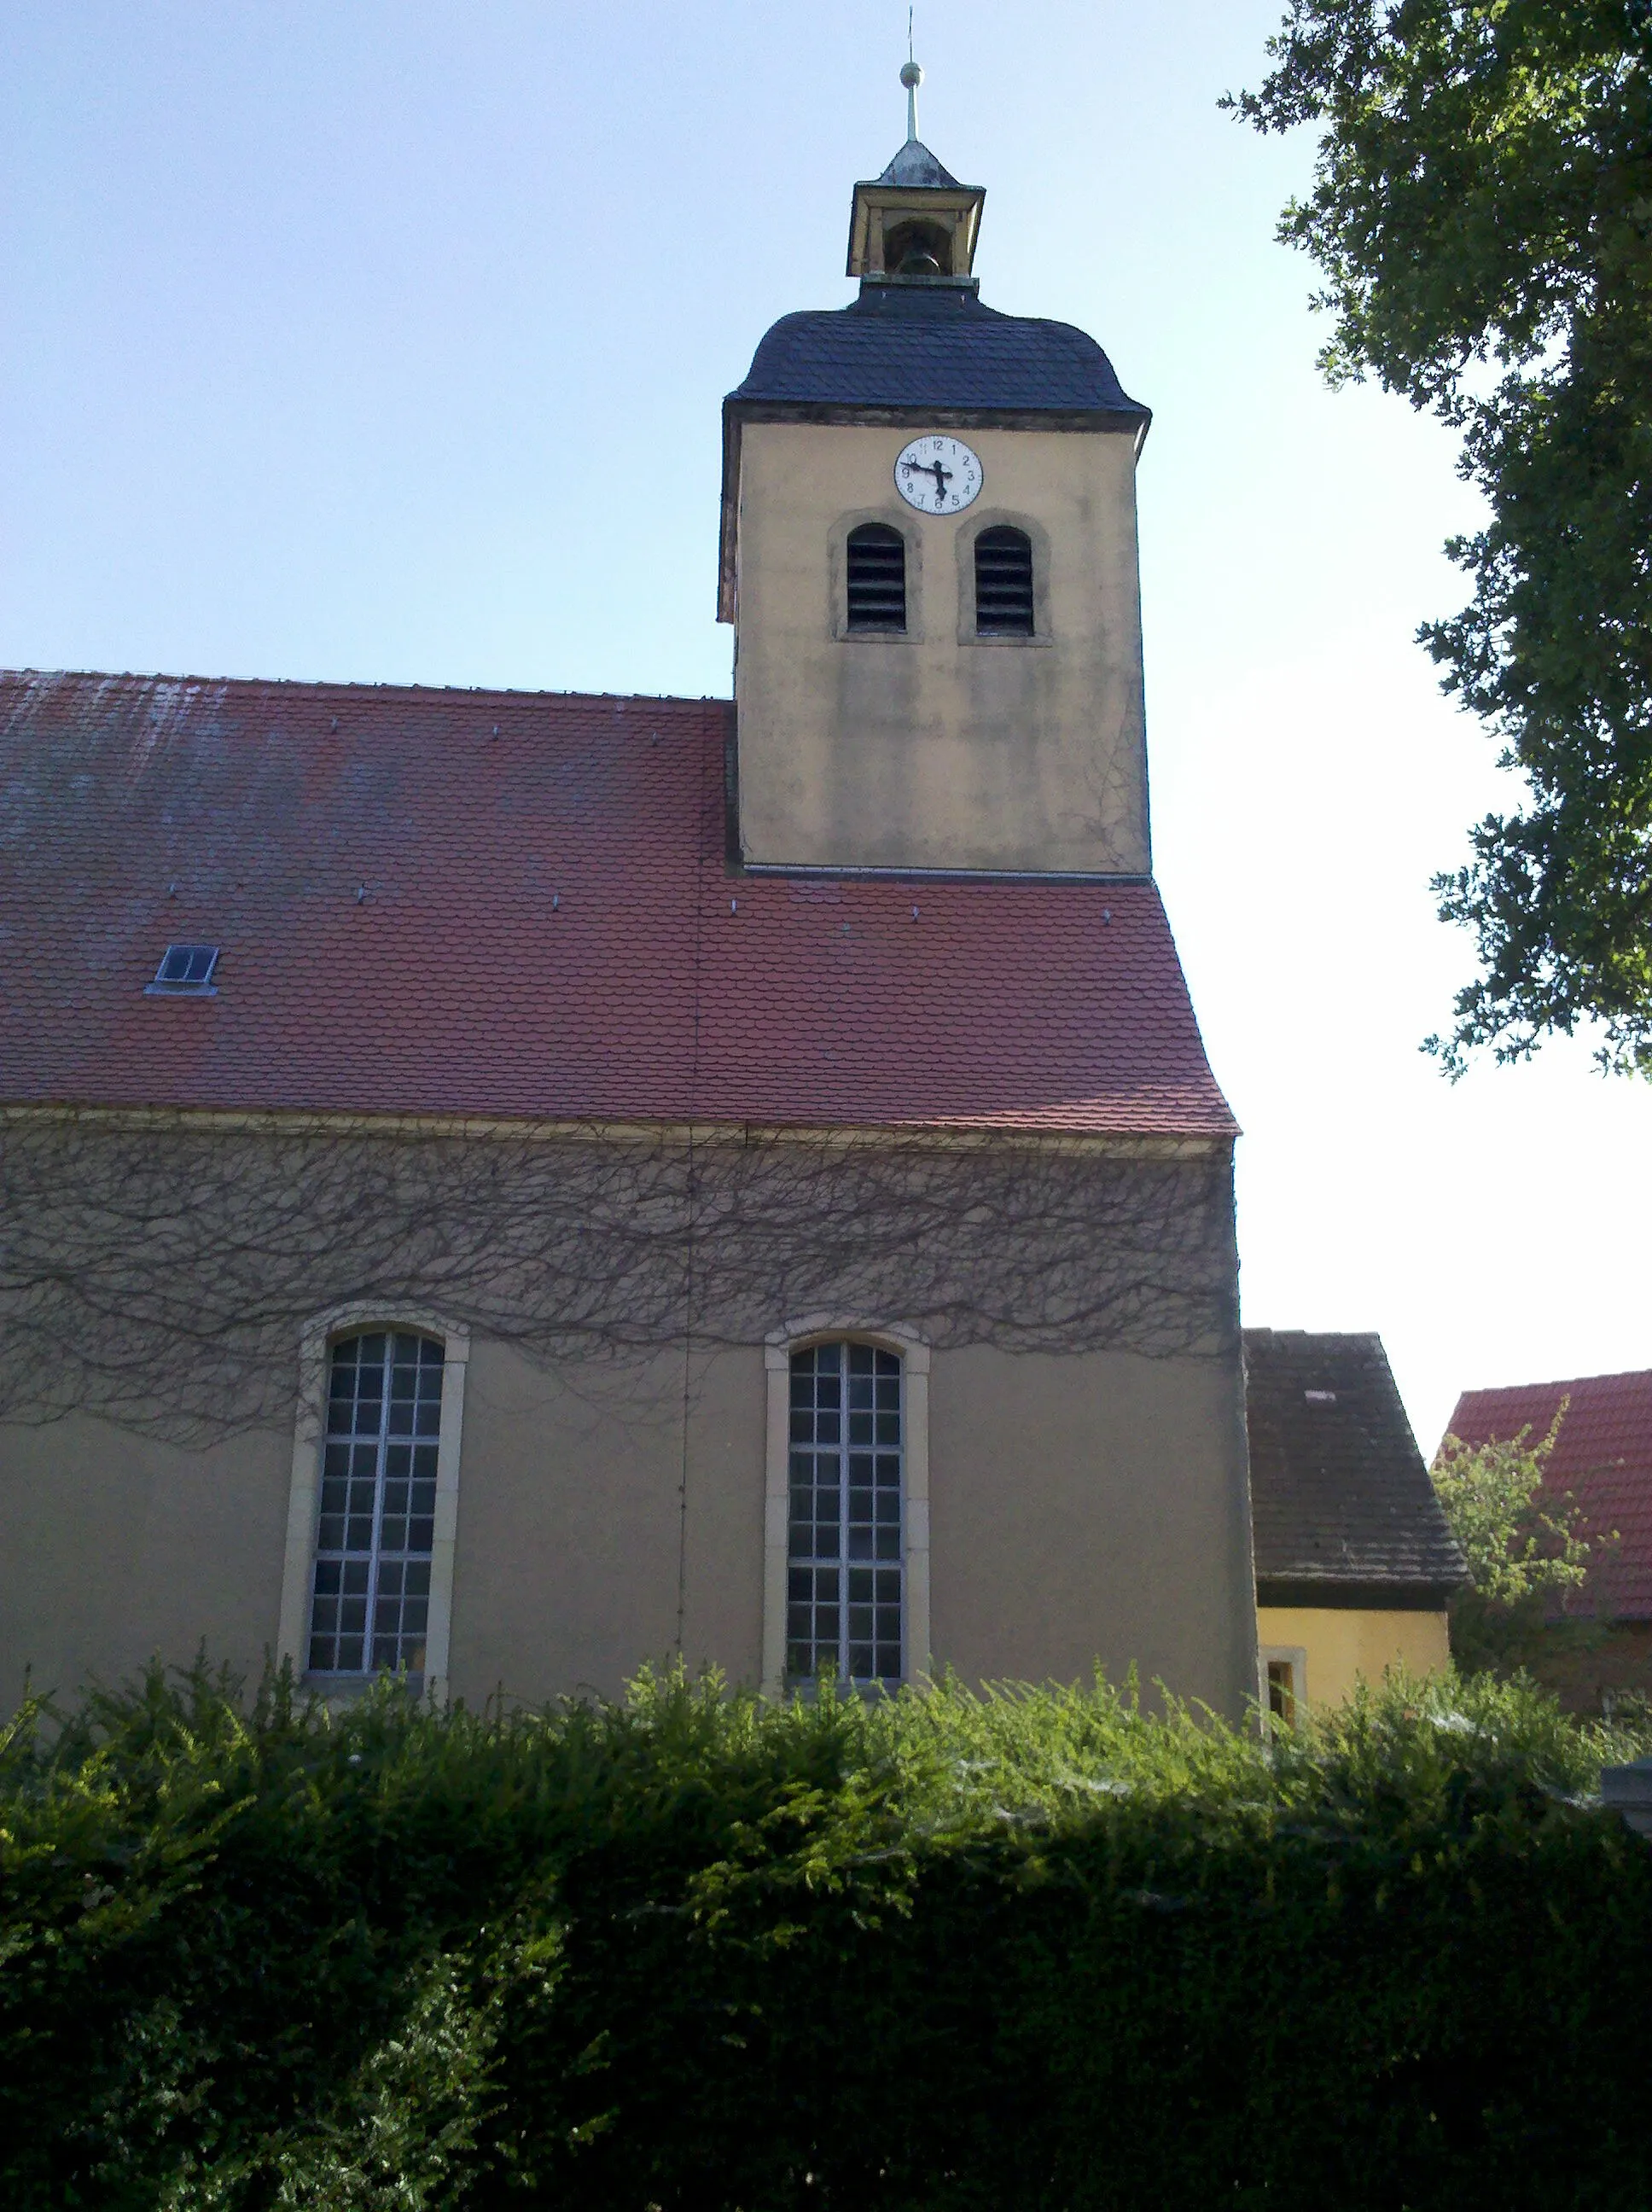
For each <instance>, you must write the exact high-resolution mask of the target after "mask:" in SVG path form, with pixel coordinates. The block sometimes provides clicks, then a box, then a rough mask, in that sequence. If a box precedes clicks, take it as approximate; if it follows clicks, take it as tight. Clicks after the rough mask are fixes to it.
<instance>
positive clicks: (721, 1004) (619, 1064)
mask: <svg viewBox="0 0 1652 2212" xmlns="http://www.w3.org/2000/svg"><path fill="white" fill-rule="evenodd" d="M732 723H733V708H732V706H731V705H730V704H729V703H728V702H726V701H725V700H720V699H606V698H595V699H593V698H580V697H578V696H567V695H558V694H555V693H535V692H501V691H491V692H490V691H444V690H410V689H397V688H392V687H391V686H389V685H386V686H384V687H382V688H380V687H377V686H371V685H365V684H247V683H206V682H201V681H197V680H194V679H179V678H163V677H136V676H41V675H28V674H23V675H16V676H4V677H0V1103H4V1102H10V1103H70V1104H80V1105H101V1106H165V1107H179V1108H205V1109H232V1110H234V1109H252V1110H255V1111H265V1110H267V1111H272V1112H273V1111H300V1112H319V1113H351V1114H431V1115H449V1114H453V1115H486V1116H495V1115H499V1116H506V1115H509V1116H516V1115H521V1116H525V1117H528V1118H531V1119H544V1120H556V1121H584V1120H587V1119H592V1118H595V1119H608V1118H613V1119H622V1120H627V1121H723V1122H740V1121H755V1122H759V1123H764V1124H768V1123H789V1124H794V1125H795V1124H801V1125H804V1126H805V1127H823V1126H834V1125H847V1126H859V1127H914V1126H915V1127H967V1128H979V1129H1017V1130H1048V1131H1053V1132H1060V1133H1072V1134H1085V1133H1096V1134H1109V1133H1120V1134H1136V1133H1146V1134H1158V1135H1163V1136H1187V1137H1202V1138H1206V1139H1217V1140H1219V1141H1222V1142H1224V1143H1225V1142H1226V1141H1227V1139H1229V1138H1230V1136H1231V1134H1232V1133H1233V1121H1232V1117H1231V1116H1230V1114H1229V1112H1228V1109H1227V1106H1226V1104H1225V1103H1224V1100H1223V1097H1222V1094H1221V1092H1220V1091H1218V1089H1217V1087H1216V1084H1215V1081H1214V1079H1213V1078H1212V1074H1211V1072H1210V1069H1209V1067H1208V1066H1207V1065H1206V1060H1205V1054H1204V1048H1203V1047H1202V1046H1201V1044H1200V1037H1199V1029H1198V1025H1197V1024H1196V1023H1195V1021H1194V1019H1193V1008H1192V1006H1190V1005H1189V1004H1188V1000H1187V987H1186V985H1185V984H1184V983H1183V981H1182V979H1181V969H1180V967H1179V965H1178V964H1177V961H1176V952H1175V944H1174V942H1173V940H1172V939H1171V936H1170V929H1169V923H1168V922H1167V921H1166V920H1165V915H1164V909H1163V907H1162V906H1161V905H1160V903H1159V896H1158V893H1157V890H1155V889H1154V888H1153V886H1152V884H1148V883H1139V882H1137V883H1131V882H1114V883H1077V884H1075V883H1071V882H1068V883H1063V882H1061V881H1060V880H1052V881H1048V882H1037V881H1029V880H1025V879H1023V880H1019V881H1014V882H1005V881H1001V880H993V879H985V880H977V881H974V882H970V881H968V880H963V881H957V880H953V881H944V880H939V879H934V878H930V879H926V880H923V881H921V882H920V883H918V884H914V883H913V882H912V881H911V880H910V879H908V880H907V881H905V882H902V881H901V880H900V879H898V878H871V879H867V878H855V877H846V878H841V879H840V878H830V877H813V876H811V877H807V878H786V877H741V876H735V877H732V878H731V876H730V875H729V873H728V872H727V864H726V858H725V853H726V846H725V837H726V825H725V813H724V805H725V782H724V763H725V747H726V744H727V741H728V739H729V737H730V735H731V733H732ZM168 944H179V945H183V944H191V945H218V946H220V947H221V948H222V952H221V957H220V959H219V963H218V966H217V969H216V971H215V974H214V977H213V981H214V982H215V984H216V996H213V997H210V998H209V997H198V998H195V997H186V996H185V997H167V996H153V995H150V994H148V993H147V992H146V989H145V986H146V985H147V984H148V983H149V981H150V980H151V978H152V977H153V976H154V975H155V969H156V965H157V963H158V962H159V961H160V959H161V954H162V952H163V951H165V949H166V947H167V945H168Z"/></svg>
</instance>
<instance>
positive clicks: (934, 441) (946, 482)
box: [895, 432, 981, 514]
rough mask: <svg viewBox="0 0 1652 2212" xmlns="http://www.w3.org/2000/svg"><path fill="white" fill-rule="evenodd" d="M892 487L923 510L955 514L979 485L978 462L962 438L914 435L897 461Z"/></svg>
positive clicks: (903, 447)
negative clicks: (919, 436)
mask: <svg viewBox="0 0 1652 2212" xmlns="http://www.w3.org/2000/svg"><path fill="white" fill-rule="evenodd" d="M895 489H896V491H898V492H899V493H900V495H901V496H902V499H903V500H905V501H906V503H907V505H908V507H916V508H917V509H918V510H919V512H920V513H922V514H957V513H958V512H959V511H960V510H961V509H962V508H963V507H968V506H969V502H970V501H971V500H972V499H974V498H975V495H976V493H977V492H978V491H979V490H980V489H981V462H980V460H979V459H977V457H976V456H975V454H974V453H971V452H970V450H969V447H968V446H966V445H965V444H964V442H963V439H962V438H947V437H944V436H942V435H940V434H939V433H938V432H936V433H932V435H930V436H928V437H925V438H914V440H913V441H912V443H911V444H910V445H909V446H902V448H901V452H900V455H899V457H898V459H896V464H895Z"/></svg>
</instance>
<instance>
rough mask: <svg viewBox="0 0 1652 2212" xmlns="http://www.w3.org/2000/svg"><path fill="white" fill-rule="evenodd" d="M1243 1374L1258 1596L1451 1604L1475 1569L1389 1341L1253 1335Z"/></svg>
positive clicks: (1293, 1601) (1289, 1601)
mask: <svg viewBox="0 0 1652 2212" xmlns="http://www.w3.org/2000/svg"><path fill="white" fill-rule="evenodd" d="M1245 1378H1246V1379H1245V1418H1246V1425H1247V1427H1248V1431H1249V1436H1250V1499H1251V1517H1252V1525H1253V1528H1254V1540H1255V1546H1256V1596H1257V1602H1258V1603H1259V1604H1261V1605H1315V1606H1341V1607H1354V1606H1362V1607H1392V1608H1394V1609H1396V1610H1401V1609H1406V1608H1417V1607H1426V1608H1429V1609H1430V1610H1431V1609H1434V1608H1436V1607H1441V1606H1443V1605H1444V1603H1445V1601H1446V1600H1447V1598H1448V1597H1449V1595H1451V1592H1452V1591H1453V1590H1454V1589H1457V1588H1458V1587H1459V1586H1460V1585H1461V1583H1463V1582H1464V1581H1465V1580H1466V1579H1467V1571H1466V1569H1465V1566H1464V1564H1463V1558H1462V1554H1461V1552H1459V1550H1458V1549H1457V1547H1456V1544H1455V1542H1454V1541H1453V1539H1452V1535H1451V1532H1450V1530H1449V1528H1448V1527H1447V1526H1446V1519H1445V1516H1444V1514H1443V1513H1442V1511H1441V1510H1440V1503H1439V1500H1438V1499H1437V1498H1436V1496H1435V1494H1434V1486H1433V1485H1432V1484H1431V1483H1430V1480H1429V1478H1428V1470H1427V1468H1425V1467H1424V1464H1423V1455H1422V1454H1421V1453H1420V1452H1419V1451H1418V1449H1417V1439H1416V1438H1415V1437H1413V1436H1412V1430H1411V1423H1410V1422H1409V1421H1408V1420H1407V1419H1406V1409H1405V1407H1404V1406H1403V1405H1402V1404H1401V1403H1400V1393H1399V1391H1398V1390H1397V1389H1395V1388H1394V1376H1393V1375H1392V1374H1391V1373H1390V1371H1389V1368H1388V1356H1387V1354H1386V1353H1385V1352H1384V1351H1383V1349H1382V1338H1381V1337H1380V1336H1376V1335H1346V1336H1345V1335H1323V1334H1310V1333H1309V1332H1308V1331H1306V1330H1303V1329H1272V1328H1248V1329H1247V1330H1246V1331H1245Z"/></svg>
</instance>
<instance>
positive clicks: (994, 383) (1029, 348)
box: [729, 280, 1150, 428]
mask: <svg viewBox="0 0 1652 2212" xmlns="http://www.w3.org/2000/svg"><path fill="white" fill-rule="evenodd" d="M729 397H730V400H731V402H732V404H733V405H734V406H735V407H737V408H738V407H740V406H741V405H743V404H771V405H772V404H791V405H815V406H846V407H898V408H926V409H938V408H949V409H950V408H962V409H981V410H999V411H1012V412H1017V413H1025V412H1036V413H1054V414H1067V415H1071V414H1089V415H1092V416H1094V415H1098V414H1099V415H1111V416H1117V417H1118V419H1119V424H1120V427H1121V428H1125V427H1127V425H1128V424H1130V423H1137V424H1145V423H1146V422H1148V420H1149V419H1150V416H1149V410H1147V409H1146V408H1145V407H1144V406H1142V405H1141V404H1140V403H1139V401H1137V400H1134V399H1132V398H1130V397H1129V395H1128V394H1127V392H1125V390H1124V388H1123V386H1121V384H1120V382H1119V380H1118V378H1117V377H1116V376H1115V375H1114V373H1113V364H1112V362H1109V361H1108V357H1107V356H1106V355H1105V354H1104V353H1103V352H1102V349H1101V348H1100V346H1098V345H1097V344H1096V341H1095V339H1094V338H1092V337H1089V336H1087V334H1086V333H1085V332H1084V331H1080V330H1075V329H1074V328H1073V326H1072V324H1071V323H1051V322H1046V321H1044V320H1042V319H1041V318H1039V317H1036V316H1033V315H1001V314H999V313H998V312H997V310H996V309H995V308H993V307H983V306H982V305H981V301H980V299H979V298H978V297H977V295H975V292H974V290H973V289H970V287H969V285H967V284H964V283H933V284H913V283H901V282H899V281H898V280H897V281H895V282H888V281H885V282H878V281H876V280H868V282H867V283H865V284H863V286H862V287H861V290H860V295H859V298H858V299H855V300H853V301H851V302H850V304H849V305H848V306H847V307H836V308H820V309H811V310H807V311H805V313H801V314H796V315H782V316H781V318H780V321H779V322H777V323H776V324H775V325H774V328H773V329H772V330H771V331H768V334H767V335H766V336H765V337H763V339H762V343H760V344H759V345H758V348H757V350H756V354H755V355H754V356H752V362H751V368H750V374H748V376H747V377H746V380H745V382H744V384H743V385H741V386H739V388H738V391H736V392H732V393H731V394H730V395H729Z"/></svg>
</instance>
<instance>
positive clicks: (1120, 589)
mask: <svg viewBox="0 0 1652 2212" xmlns="http://www.w3.org/2000/svg"><path fill="white" fill-rule="evenodd" d="M912 435H914V434H913V432H912V430H911V428H909V427H908V428H899V427H896V428H869V427H861V426H845V425H838V424H817V423H790V422H786V423H780V422H751V423H747V424H746V425H745V426H744V431H743V435H742V443H741V462H740V479H739V495H738V496H739V513H738V535H737V540H736V545H737V580H736V598H737V605H738V616H737V657H736V665H735V699H736V702H737V704H738V733H739V770H740V836H741V843H742V847H743V849H744V856H745V858H746V860H748V861H750V862H753V863H759V864H762V863H768V864H792V865H798V866H821V867H830V866H864V867H897V868H898V867H928V868H957V869H978V868H996V869H1028V870H1035V871H1056V872H1062V871H1071V872H1102V873H1123V874H1144V873H1145V872H1146V871H1147V869H1148V866H1149V853H1148V836H1147V781H1146V763H1145V744H1144V735H1143V714H1142V671H1141V620H1140V609H1139V582H1138V566H1137V548H1136V509H1135V453H1134V438H1133V434H1132V433H1129V432H1123V431H1120V432H1100V433H1095V432H1084V431H1039V430H975V429H971V430H967V431H963V432H960V433H959V434H958V435H961V436H963V437H964V438H965V439H966V441H967V442H968V443H969V445H970V446H971V447H973V448H974V450H975V452H976V453H978V454H979V455H980V457H981V467H982V489H981V494H980V495H979V497H978V498H977V499H976V501H975V504H974V506H973V507H969V508H966V509H965V511H964V512H963V513H962V514H959V515H954V516H926V515H920V514H919V513H916V512H915V511H914V509H913V508H911V507H908V506H907V505H906V503H905V502H904V501H902V499H901V498H900V497H899V496H898V495H897V494H896V489H895V485H894V476H893V471H894V466H895V461H896V455H897V454H898V453H900V451H901V448H902V447H903V446H904V445H905V444H906V443H907V442H908V440H909V439H910V438H911V437H912ZM867 521H880V522H887V523H889V524H890V525H891V526H893V527H895V528H896V529H897V530H899V531H901V532H902V534H903V535H904V536H905V538H906V540H907V545H908V554H907V623H908V629H907V635H905V636H904V637H869V636H853V637H852V636H849V635H846V634H845V633H844V628H843V611H844V610H843V589H844V583H843V573H842V572H843V543H844V539H845V538H846V536H847V532H848V530H849V529H850V528H851V527H852V526H853V525H855V524H858V523H861V522H867ZM999 522H1014V523H1017V524H1018V525H1020V526H1023V528H1025V529H1026V530H1027V531H1028V532H1029V536H1030V537H1031V538H1032V539H1033V544H1034V556H1035V573H1036V579H1037V585H1036V588H1037V592H1038V606H1037V626H1038V631H1039V635H1037V636H1036V637H1035V638H1034V639H1032V640H1021V639H1012V640H1004V639H994V640H988V641H976V640H975V638H974V636H973V622H974V550H973V549H974V543H975V536H976V533H977V532H979V531H981V529H984V528H986V527H987V526H989V525H991V524H993V523H999Z"/></svg>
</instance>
